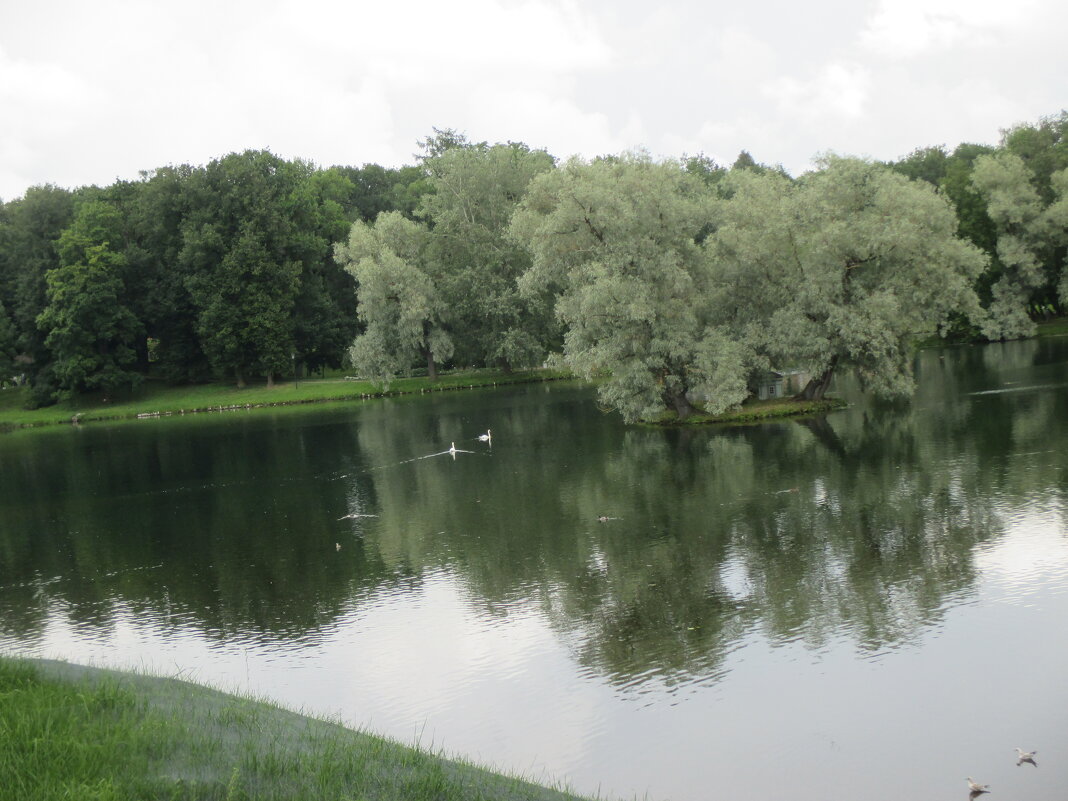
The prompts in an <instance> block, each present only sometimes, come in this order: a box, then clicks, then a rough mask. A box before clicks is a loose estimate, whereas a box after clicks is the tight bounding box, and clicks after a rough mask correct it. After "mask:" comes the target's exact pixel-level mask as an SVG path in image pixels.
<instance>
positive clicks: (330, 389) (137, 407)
mask: <svg viewBox="0 0 1068 801" xmlns="http://www.w3.org/2000/svg"><path fill="white" fill-rule="evenodd" d="M566 376H567V374H566V373H563V372H560V371H550V370H523V371H514V372H511V373H504V372H502V371H499V370H469V371H456V372H450V373H444V374H442V375H441V376H440V377H439V378H438V380H437V381H430V380H429V379H427V378H399V379H397V380H396V381H393V382H392V383H391V384H390V385H389V388H388V390H383V388H382V387H381V386H380V385H376V384H373V383H371V382H370V381H349V380H346V379H344V378H312V379H302V380H300V381H298V382H292V381H291V382H288V383H278V384H275V386H274V387H273V388H271V389H268V388H267V387H266V385H264V384H250V385H249V386H247V387H245V388H244V389H238V388H237V387H236V386H234V385H232V384H199V385H195V386H182V387H172V386H169V385H167V384H164V383H162V382H159V381H151V380H150V381H147V382H145V384H144V385H143V386H142V387H141V388H140V389H139V390H138V391H137V392H136V393H134V394H133V395H131V396H130V397H128V398H122V397H119V398H116V399H115V400H113V401H112V402H109V403H102V402H101V401H100V399H99V398H98V397H94V396H84V397H81V398H78V399H77V400H75V401H71V402H67V403H60V404H56V405H55V406H48V407H45V408H42V409H33V410H28V409H26V408H24V407H25V405H26V401H27V400H28V390H27V389H26V388H24V387H23V388H18V389H5V390H0V427H8V428H10V427H17V426H40V425H51V424H56V423H70V422H71V419H72V418H73V417H74V416H75V415H78V420H79V422H89V421H91V420H111V419H121V418H127V417H129V418H136V417H137V416H138V415H146V414H151V415H154V414H156V413H159V414H161V415H163V414H171V415H173V414H190V413H195V412H201V411H212V410H218V409H228V408H246V407H248V408H260V407H265V406H277V405H288V404H300V403H322V402H329V401H344V400H353V399H359V398H366V397H380V396H383V395H400V394H409V393H416V394H418V393H420V392H443V391H447V390H456V389H466V388H473V387H492V386H498V385H500V384H510V383H520V382H528V381H547V380H552V379H556V378H563V377H566Z"/></svg>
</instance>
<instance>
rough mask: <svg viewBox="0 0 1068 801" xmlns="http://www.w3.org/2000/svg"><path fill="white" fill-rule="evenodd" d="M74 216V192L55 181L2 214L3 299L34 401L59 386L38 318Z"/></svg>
mask: <svg viewBox="0 0 1068 801" xmlns="http://www.w3.org/2000/svg"><path fill="white" fill-rule="evenodd" d="M73 216H74V195H73V194H72V193H71V192H69V191H67V190H66V189H60V188H59V187H56V186H52V185H43V186H34V187H30V188H29V189H28V190H26V194H25V195H24V196H23V197H22V198H19V199H17V200H13V201H11V202H9V203H7V204H5V206H4V215H3V218H2V219H0V245H2V247H0V301H2V302H3V303H4V304H5V305H6V306H7V309H8V314H10V315H11V320H12V322H13V324H14V327H15V343H16V348H17V350H18V353H19V357H20V362H21V363H22V364H23V365H24V366H25V370H26V373H27V375H28V377H29V380H30V382H31V384H32V385H33V386H34V394H33V401H32V403H34V404H40V403H45V402H48V400H49V398H51V396H52V393H53V391H54V389H55V387H54V385H53V383H52V382H51V380H50V371H49V369H48V365H49V363H50V362H51V355H50V353H49V351H48V347H47V346H46V345H45V332H43V331H41V330H40V329H39V328H38V327H37V317H38V315H40V314H41V312H42V311H43V310H44V308H45V306H46V305H47V303H48V299H47V295H46V292H47V285H46V283H45V274H46V273H47V272H48V271H49V270H51V269H54V268H56V267H58V266H59V255H58V254H57V252H56V242H57V241H58V239H59V236H60V234H61V233H62V232H63V230H64V229H65V228H66V227H67V226H68V225H69V224H70V221H71V219H72V218H73Z"/></svg>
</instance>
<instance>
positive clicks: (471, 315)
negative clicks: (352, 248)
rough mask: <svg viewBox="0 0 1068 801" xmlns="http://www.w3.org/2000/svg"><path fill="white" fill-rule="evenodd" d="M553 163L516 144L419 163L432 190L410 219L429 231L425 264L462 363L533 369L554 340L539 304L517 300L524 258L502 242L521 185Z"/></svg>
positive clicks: (460, 150) (452, 151)
mask: <svg viewBox="0 0 1068 801" xmlns="http://www.w3.org/2000/svg"><path fill="white" fill-rule="evenodd" d="M553 164H554V162H553V158H552V156H550V155H549V154H548V153H546V152H545V151H543V150H530V149H529V148H527V147H526V145H522V144H518V143H511V144H507V145H493V146H492V147H491V146H489V145H486V144H478V145H464V146H459V147H452V148H449V149H446V150H445V151H444V152H441V153H440V154H438V155H435V156H433V157H431V158H428V159H426V161H425V162H424V166H425V167H426V168H427V170H428V171H429V173H430V177H429V182H430V185H431V187H433V190H434V191H432V192H429V193H427V194H425V195H424V196H423V198H422V201H421V202H420V206H419V210H418V212H417V213H418V214H419V215H421V216H422V217H423V218H424V219H426V220H428V221H429V222H430V223H431V225H432V242H431V245H430V250H429V253H430V257H429V259H428V264H429V265H432V270H433V275H434V277H435V282H436V284H437V286H438V289H439V291H440V293H441V295H442V297H444V298H447V300H448V304H449V330H450V331H451V332H452V333H453V335H454V338H455V341H456V344H457V354H456V356H457V358H459V359H463V360H464V361H465V363H474V364H479V363H500V364H504V365H508V366H526V365H531V364H538V363H540V362H541V361H542V360H543V359H544V357H545V352H546V348H547V343H548V342H549V341H550V340H551V339H553V338H554V335H556V334H557V332H556V330H555V326H553V325H552V315H551V312H550V310H549V309H548V304H547V303H546V302H544V299H542V298H533V297H526V298H524V297H521V296H520V295H519V292H518V289H517V287H516V279H517V278H518V277H519V275H521V274H522V273H523V272H524V271H526V269H527V268H528V267H529V266H530V259H529V257H528V255H527V253H526V252H525V251H524V250H523V249H522V248H520V247H519V246H517V245H516V244H515V243H514V242H511V241H509V240H508V239H507V238H506V237H505V231H506V229H507V227H508V222H509V219H510V218H511V216H512V212H513V211H514V210H515V207H516V204H518V203H519V199H520V198H521V197H522V196H523V194H524V193H525V192H526V188H527V185H528V184H529V183H530V181H531V179H533V177H534V176H535V175H537V174H539V173H542V172H546V171H548V170H551V169H552V168H553Z"/></svg>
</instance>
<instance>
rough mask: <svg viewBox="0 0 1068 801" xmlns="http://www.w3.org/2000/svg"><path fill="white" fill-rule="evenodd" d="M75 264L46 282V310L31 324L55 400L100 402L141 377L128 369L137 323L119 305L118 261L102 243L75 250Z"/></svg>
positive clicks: (122, 263)
mask: <svg viewBox="0 0 1068 801" xmlns="http://www.w3.org/2000/svg"><path fill="white" fill-rule="evenodd" d="M78 257H79V258H78V259H77V260H76V261H74V262H71V263H64V264H63V265H61V266H60V267H57V268H55V269H54V270H49V271H48V274H47V276H46V280H47V284H48V288H47V297H48V306H46V307H45V310H44V311H43V312H41V314H40V316H39V317H38V318H37V324H38V326H39V327H40V328H41V330H42V331H45V332H47V334H46V337H45V344H46V345H47V347H48V348H49V349H50V350H51V351H52V354H53V362H52V370H53V373H54V375H55V378H56V381H57V384H58V387H59V396H60V397H69V396H70V395H73V394H75V393H79V392H83V391H85V390H95V389H98V390H100V391H101V392H102V393H103V397H104V400H110V399H111V397H112V395H113V394H114V393H115V392H116V391H117V390H119V389H120V388H123V387H134V386H136V385H137V384H139V383H140V380H141V376H140V374H139V373H137V372H136V371H135V370H134V369H132V368H133V367H134V366H135V363H136V358H137V357H136V353H135V351H134V347H133V345H134V342H135V340H136V339H137V338H138V336H139V335H141V333H142V329H141V326H140V324H139V323H138V321H137V318H136V317H134V315H133V314H132V313H131V312H130V311H129V309H127V308H126V307H125V306H123V305H122V303H121V298H122V295H123V286H122V280H121V278H120V277H119V276H120V274H121V272H122V270H123V268H124V267H125V259H124V257H123V256H122V255H121V254H119V253H116V252H114V251H113V250H111V249H110V248H109V246H108V243H107V242H101V243H100V244H95V245H88V246H87V247H85V248H84V249H82V248H78Z"/></svg>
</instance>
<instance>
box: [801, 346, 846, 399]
mask: <svg viewBox="0 0 1068 801" xmlns="http://www.w3.org/2000/svg"><path fill="white" fill-rule="evenodd" d="M837 365H838V357H837V356H832V357H831V363H830V365H828V366H827V369H826V370H824V371H823V375H820V376H817V377H816V378H810V379H809V381H808V383H807V384H805V388H804V389H803V390H801V392H800V394H798V395H795V396H794V397H795V399H796V400H823V395H824V393H826V392H827V389H828V387H830V386H831V378H832V377H833V376H834V368H835V367H836V366H837Z"/></svg>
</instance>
